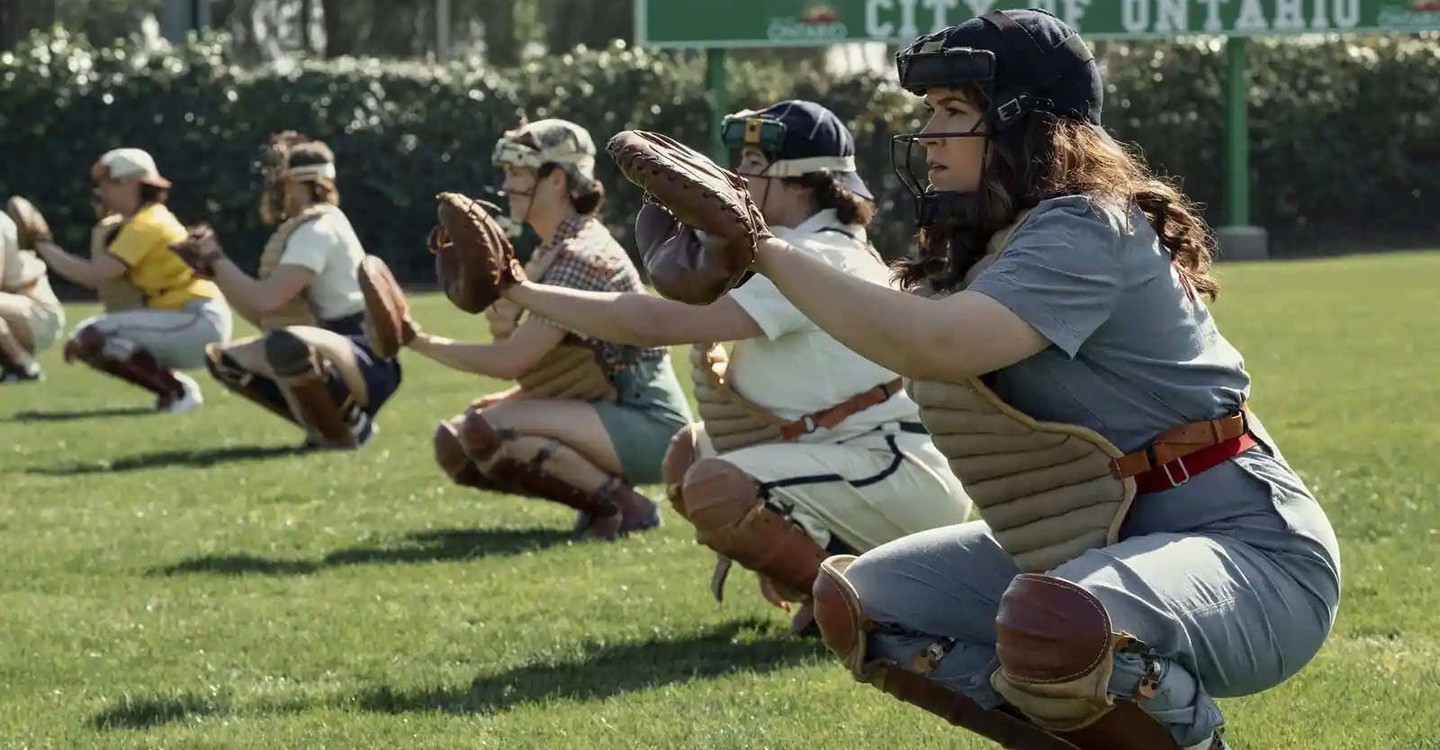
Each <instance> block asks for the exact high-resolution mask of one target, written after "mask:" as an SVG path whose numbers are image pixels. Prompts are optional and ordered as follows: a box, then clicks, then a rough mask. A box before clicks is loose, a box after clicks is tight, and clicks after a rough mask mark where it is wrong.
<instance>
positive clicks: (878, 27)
mask: <svg viewBox="0 0 1440 750" xmlns="http://www.w3.org/2000/svg"><path fill="white" fill-rule="evenodd" d="M894 7H895V3H894V0H865V33H866V34H867V35H869V36H870V37H871V38H872V39H889V38H890V36H891V35H892V34H894V33H895V24H893V23H889V22H888V21H887V22H885V23H881V22H880V9H881V8H884V9H885V10H890V9H891V8H894Z"/></svg>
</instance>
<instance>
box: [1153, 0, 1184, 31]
mask: <svg viewBox="0 0 1440 750" xmlns="http://www.w3.org/2000/svg"><path fill="white" fill-rule="evenodd" d="M1189 10H1190V8H1189V2H1188V1H1187V0H1156V3H1155V33H1157V34H1183V33H1185V32H1187V31H1189V30H1190V21H1189V19H1188V18H1187V16H1188V15H1189Z"/></svg>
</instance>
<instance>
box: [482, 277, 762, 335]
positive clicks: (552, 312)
mask: <svg viewBox="0 0 1440 750" xmlns="http://www.w3.org/2000/svg"><path fill="white" fill-rule="evenodd" d="M504 297H505V298H506V299H508V300H510V301H511V302H514V303H515V304H517V305H519V306H521V307H523V308H525V309H526V310H529V311H530V312H531V313H532V314H535V315H539V316H540V317H543V318H547V319H549V320H552V321H554V322H556V323H558V324H560V325H561V326H564V327H565V328H568V329H570V330H572V331H575V332H577V333H582V334H584V335H586V336H591V337H593V338H597V339H602V340H604V341H612V342H615V343H617V344H626V345H629V346H650V347H658V346H674V345H676V344H697V343H712V342H717V341H737V340H740V339H748V338H755V337H757V336H760V335H761V333H762V332H761V330H760V326H759V325H757V324H756V323H755V320H754V319H753V318H751V317H750V316H749V315H748V314H747V313H746V312H745V310H744V309H743V308H741V307H740V305H739V303H737V302H735V301H734V300H733V299H731V298H730V297H728V296H725V297H721V298H720V299H718V300H716V301H715V302H713V303H711V304H709V305H705V306H703V307H702V306H695V305H687V304H685V303H682V302H675V301H673V300H667V299H663V298H660V297H655V296H652V295H649V294H640V293H636V292H591V291H584V290H579V289H571V288H569V287H562V286H554V285H550V284H537V283H534V282H530V281H525V282H521V283H519V284H516V285H514V286H512V287H510V288H508V289H506V290H505V293H504Z"/></svg>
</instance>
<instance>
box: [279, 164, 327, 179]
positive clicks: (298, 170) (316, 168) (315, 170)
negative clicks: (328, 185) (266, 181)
mask: <svg viewBox="0 0 1440 750" xmlns="http://www.w3.org/2000/svg"><path fill="white" fill-rule="evenodd" d="M285 176H286V177H289V178H292V179H296V180H300V181H302V182H306V181H313V180H318V179H321V178H324V179H327V180H333V179H335V164H334V162H325V163H324V164H306V165H304V166H299V167H291V168H289V169H287V170H285Z"/></svg>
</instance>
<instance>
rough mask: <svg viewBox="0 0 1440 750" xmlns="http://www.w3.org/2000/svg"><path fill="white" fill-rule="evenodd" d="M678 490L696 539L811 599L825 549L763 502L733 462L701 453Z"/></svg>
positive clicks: (796, 596) (785, 591) (786, 591)
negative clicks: (702, 456)
mask: <svg viewBox="0 0 1440 750" xmlns="http://www.w3.org/2000/svg"><path fill="white" fill-rule="evenodd" d="M681 492H682V494H683V498H684V501H683V504H684V507H685V516H686V518H687V519H688V520H689V521H690V523H692V524H693V525H694V526H695V540H696V541H698V542H700V543H701V544H703V545H705V546H706V547H709V548H710V549H713V550H715V551H716V552H717V553H719V554H721V555H723V556H724V557H727V558H729V559H731V560H734V561H735V562H738V563H740V564H741V565H743V566H745V567H746V568H749V569H750V570H753V571H755V572H756V573H758V574H760V575H762V576H765V577H766V578H769V579H770V581H771V582H772V583H773V584H774V585H775V586H776V588H777V590H778V593H780V594H781V595H783V596H785V597H786V598H787V599H789V600H790V601H799V602H804V601H808V600H809V598H810V589H811V587H812V586H813V585H814V583H815V574H816V573H817V572H818V571H819V569H820V562H821V561H822V560H824V559H825V557H826V554H825V550H824V548H822V547H821V546H820V545H819V544H816V543H815V540H814V539H811V538H810V535H809V534H806V533H805V531H804V530H803V529H801V528H800V527H799V526H797V525H795V524H794V523H791V522H790V521H789V520H788V519H786V518H785V517H784V516H782V515H780V514H779V513H776V512H775V511H773V510H771V509H769V508H767V507H765V503H764V501H763V500H762V499H761V497H760V486H759V484H758V483H757V482H756V481H755V480H754V479H753V478H752V477H750V476H749V475H747V474H745V473H744V472H743V471H741V470H740V469H738V468H736V467H735V466H734V465H733V464H730V463H727V462H725V461H722V460H720V459H717V458H705V459H701V460H699V461H697V462H695V464H694V465H693V466H692V467H690V470H689V471H688V472H686V474H685V483H684V485H683V487H682V490H681ZM717 598H719V597H718V595H717Z"/></svg>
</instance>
